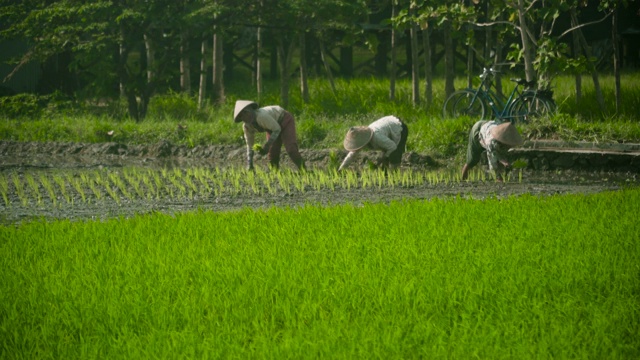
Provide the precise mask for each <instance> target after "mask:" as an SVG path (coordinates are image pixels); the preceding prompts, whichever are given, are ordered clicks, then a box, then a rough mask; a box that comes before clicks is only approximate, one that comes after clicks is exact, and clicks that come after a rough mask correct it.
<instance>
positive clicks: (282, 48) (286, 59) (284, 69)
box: [278, 38, 295, 108]
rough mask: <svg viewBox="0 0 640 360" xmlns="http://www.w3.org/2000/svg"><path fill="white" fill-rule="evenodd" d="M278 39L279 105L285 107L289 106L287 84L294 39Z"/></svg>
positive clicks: (288, 82)
mask: <svg viewBox="0 0 640 360" xmlns="http://www.w3.org/2000/svg"><path fill="white" fill-rule="evenodd" d="M288 43H289V44H285V39H282V38H280V39H278V58H279V60H280V61H279V62H278V65H279V66H280V106H282V107H283V108H287V107H288V106H289V84H290V77H291V59H292V55H293V46H294V43H295V42H294V41H293V40H290V41H288Z"/></svg>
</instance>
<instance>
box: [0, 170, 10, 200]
mask: <svg viewBox="0 0 640 360" xmlns="http://www.w3.org/2000/svg"><path fill="white" fill-rule="evenodd" d="M0 194H2V200H4V204H5V206H7V207H9V206H10V205H11V203H10V202H9V182H8V180H7V178H6V177H5V176H4V175H0Z"/></svg>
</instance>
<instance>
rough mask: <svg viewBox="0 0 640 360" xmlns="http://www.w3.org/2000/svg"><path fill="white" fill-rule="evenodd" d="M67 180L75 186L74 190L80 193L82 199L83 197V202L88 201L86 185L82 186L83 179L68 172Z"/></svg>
mask: <svg viewBox="0 0 640 360" xmlns="http://www.w3.org/2000/svg"><path fill="white" fill-rule="evenodd" d="M67 181H68V182H69V183H70V184H71V186H73V188H74V190H75V191H76V192H77V193H78V195H80V199H82V202H83V203H86V202H87V195H86V194H85V192H84V187H83V186H82V179H81V178H80V177H79V176H73V175H72V174H71V173H68V174H67Z"/></svg>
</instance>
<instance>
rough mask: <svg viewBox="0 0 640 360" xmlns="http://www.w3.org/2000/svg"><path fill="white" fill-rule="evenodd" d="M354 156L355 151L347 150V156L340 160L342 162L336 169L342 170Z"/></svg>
mask: <svg viewBox="0 0 640 360" xmlns="http://www.w3.org/2000/svg"><path fill="white" fill-rule="evenodd" d="M355 156H356V151H349V153H348V154H347V157H345V158H344V160H342V164H340V167H339V168H338V171H340V170H342V169H343V168H345V167H347V166H348V165H349V164H351V162H352V161H353V159H354V157H355Z"/></svg>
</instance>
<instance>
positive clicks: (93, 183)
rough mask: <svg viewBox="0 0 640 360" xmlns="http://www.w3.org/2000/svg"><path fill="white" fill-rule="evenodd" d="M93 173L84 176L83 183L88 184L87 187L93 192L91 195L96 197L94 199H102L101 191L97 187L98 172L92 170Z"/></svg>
mask: <svg viewBox="0 0 640 360" xmlns="http://www.w3.org/2000/svg"><path fill="white" fill-rule="evenodd" d="M93 175H94V176H93V177H87V178H86V181H85V184H87V186H89V189H91V192H92V193H93V196H94V197H95V198H96V200H102V191H100V189H98V185H99V181H100V180H99V179H100V174H99V173H97V172H94V173H93Z"/></svg>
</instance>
